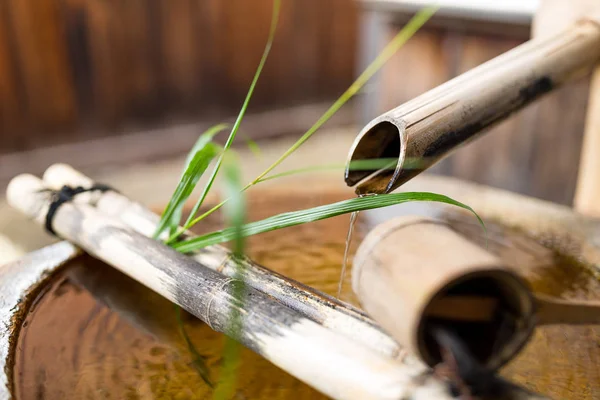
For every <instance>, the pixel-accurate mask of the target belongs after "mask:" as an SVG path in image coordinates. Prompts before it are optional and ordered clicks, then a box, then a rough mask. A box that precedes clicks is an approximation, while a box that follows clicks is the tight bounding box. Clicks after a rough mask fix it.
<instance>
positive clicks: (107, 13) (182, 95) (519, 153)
mask: <svg viewBox="0 0 600 400" xmlns="http://www.w3.org/2000/svg"><path fill="white" fill-rule="evenodd" d="M410 3H414V4H418V6H419V7H420V6H422V4H423V2H416V1H413V2H411V1H409V0H387V1H378V0H284V1H282V10H281V16H280V23H279V27H278V32H277V35H276V39H275V43H274V46H273V50H272V52H271V56H270V58H269V61H268V62H267V64H266V67H265V70H264V73H263V75H262V77H261V80H260V82H259V85H258V87H257V91H256V93H255V96H254V98H253V100H252V102H251V105H250V109H249V116H248V118H247V119H246V121H245V123H244V125H243V129H246V132H245V133H247V134H248V136H250V137H255V138H256V137H266V136H273V135H284V134H292V133H293V134H297V133H300V132H301V131H303V130H304V129H306V128H308V127H309V126H310V125H311V124H312V123H313V122H314V120H315V119H316V118H318V117H319V116H320V115H321V113H322V112H323V111H324V110H325V109H326V107H327V106H328V104H330V102H331V101H332V100H334V99H335V98H336V97H337V96H338V95H339V94H340V93H342V92H343V91H344V90H345V89H346V88H347V87H348V86H349V85H350V83H351V82H352V81H353V79H354V77H355V76H356V75H357V73H358V72H359V70H358V68H357V65H358V62H360V64H361V65H362V66H364V65H366V63H367V62H369V61H371V60H372V59H373V58H374V57H375V56H376V55H377V53H378V51H379V50H380V49H381V48H382V47H383V45H384V44H385V43H386V42H387V41H388V40H389V39H390V38H391V37H392V36H393V35H394V34H395V33H396V32H397V31H398V29H400V28H401V27H402V26H403V24H404V23H405V22H406V21H407V20H408V19H409V18H410V16H412V15H413V12H414V10H412V11H411V10H409V12H407V10H406V7H405V6H406V4H410ZM463 3H464V2H463ZM465 4H466V3H465ZM473 4H478V3H477V0H473ZM396 6H398V7H396ZM271 7H272V0H227V1H223V0H127V1H120V0H4V1H2V2H0V183H2V182H6V181H7V180H8V179H10V177H12V176H13V175H14V174H17V173H19V172H23V171H27V172H33V173H40V172H41V171H43V170H44V169H45V168H46V167H47V165H48V164H50V163H53V162H56V161H58V160H60V161H65V162H70V163H72V164H73V165H75V166H76V167H78V168H81V169H83V170H84V171H89V170H88V169H86V167H90V168H92V167H98V166H101V165H112V166H113V167H116V166H118V165H123V164H124V163H126V162H146V161H153V160H156V159H159V158H167V157H172V156H174V155H179V154H182V153H184V152H185V151H186V150H187V149H189V146H190V145H191V143H193V141H194V140H195V138H196V137H197V135H198V134H199V132H200V131H201V130H202V129H203V128H204V127H206V125H207V124H209V123H213V122H221V121H222V120H223V119H227V118H230V117H231V116H233V115H235V114H236V113H237V111H238V110H239V107H240V105H241V103H242V100H243V97H244V95H245V93H246V90H247V88H248V85H249V83H250V81H251V79H252V75H253V73H254V71H255V68H256V66H257V64H258V61H259V58H260V56H261V53H262V51H263V47H264V44H265V41H266V37H267V32H268V29H269V23H270V16H271ZM403 7H404V8H403ZM530 13H531V14H532V13H533V11H531V12H530ZM493 17H494V16H493V15H492V14H490V13H487V14H486V13H480V14H479V16H477V17H474V18H468V16H461V15H457V14H456V13H455V14H453V15H450V16H448V15H444V12H443V10H441V11H440V12H438V14H436V17H435V18H434V20H432V21H430V22H429V23H428V24H427V26H426V27H425V28H424V29H423V30H421V31H420V32H418V33H417V35H416V36H415V37H414V38H413V39H411V40H410V41H409V42H408V43H407V44H406V46H405V47H404V48H402V49H401V50H400V52H399V53H398V54H396V55H395V56H394V57H393V59H392V60H391V61H390V62H389V63H388V64H387V65H386V66H385V67H384V69H383V71H382V72H381V73H380V74H379V76H378V78H377V79H375V80H374V81H373V83H372V84H370V85H369V86H368V88H366V90H365V91H364V92H363V93H362V98H361V99H362V100H364V101H361V103H362V104H363V105H364V107H363V108H362V110H361V113H360V116H359V117H358V118H357V116H358V113H356V109H354V108H352V107H345V108H344V109H343V110H342V115H341V116H339V120H340V121H342V122H343V123H344V124H346V123H348V122H355V121H356V120H359V125H358V126H356V127H355V131H356V132H349V135H352V134H354V133H358V131H359V130H360V128H361V126H360V125H361V124H362V123H366V122H368V120H369V119H371V118H374V117H376V116H377V115H379V114H380V113H382V112H385V111H387V110H388V109H390V108H393V107H395V106H398V105H400V104H402V103H403V102H405V101H408V100H410V99H412V98H414V97H415V96H418V95H420V94H422V93H423V92H425V91H427V90H429V89H431V88H434V87H435V86H437V85H439V84H441V83H443V82H445V81H447V80H449V79H451V78H453V77H455V76H457V75H459V74H461V73H462V72H464V71H467V70H469V69H471V68H473V67H475V66H477V65H479V64H481V63H483V62H485V61H487V60H489V59H491V58H493V57H495V56H497V55H499V54H501V53H503V52H505V51H507V50H510V49H511V48H513V47H515V46H518V45H519V44H521V43H523V42H524V41H526V40H528V39H529V37H530V22H531V21H529V20H527V17H526V16H525V17H523V16H521V17H519V18H516V19H515V18H514V16H513V17H510V18H508V19H507V20H504V21H493V20H491V19H493ZM530 17H531V15H530ZM490 18H491V19H490ZM511 18H513V19H512V20H511ZM587 95H588V80H587V79H582V80H581V81H580V82H578V83H576V84H573V85H569V86H567V87H564V88H562V89H560V90H558V91H557V92H556V93H553V94H552V95H550V96H548V97H546V98H545V99H543V100H541V101H540V102H538V103H536V104H534V105H532V106H530V107H529V108H527V109H526V110H525V111H523V112H520V113H518V114H517V115H515V116H514V117H512V118H511V119H510V120H509V121H506V122H505V123H503V124H501V125H500V126H498V127H496V128H494V129H493V130H492V131H491V132H489V133H488V134H487V135H486V136H485V137H483V138H482V139H479V140H477V141H475V142H474V143H472V144H470V145H467V146H465V147H464V148H463V149H460V150H458V151H457V152H456V153H455V154H454V155H453V156H451V157H450V158H448V159H447V160H444V161H443V162H441V163H440V164H438V165H437V166H436V167H434V168H433V170H432V171H434V172H438V173H441V174H445V175H451V176H456V177H459V178H463V179H468V180H472V181H475V182H479V183H483V184H487V185H492V186H496V187H500V188H504V189H508V190H512V191H516V192H519V193H524V194H527V195H531V196H535V197H539V198H543V199H546V200H550V201H554V202H558V203H562V204H571V203H572V199H573V193H574V189H575V183H576V178H577V170H578V164H579V154H580V151H581V145H582V133H583V126H584V115H585V111H586V110H585V109H586V106H587ZM307 106H309V107H308V108H306V107H307ZM303 107H304V108H303ZM273 110H283V111H282V112H281V113H279V114H277V115H275V114H268V115H266V114H265V115H264V116H263V117H260V118H255V116H257V115H261V114H260V113H268V112H271V111H273ZM344 113H345V114H344ZM198 121H201V122H202V124H204V125H202V124H200V125H201V126H196V125H193V126H188V127H184V128H174V126H175V125H177V126H184V125H183V124H185V123H188V122H190V123H195V122H198ZM132 131H134V132H137V133H136V134H131V132H132ZM78 143H81V144H82V145H81V146H79V145H77V144H78ZM85 143H88V145H86V146H84V145H83V144H85ZM63 144H64V145H65V146H62V147H61V146H57V145H63ZM331 145H332V146H334V145H336V144H335V143H332V144H331ZM49 146H52V148H50V147H49ZM69 146H71V147H69Z"/></svg>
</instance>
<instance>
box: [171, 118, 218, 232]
mask: <svg viewBox="0 0 600 400" xmlns="http://www.w3.org/2000/svg"><path fill="white" fill-rule="evenodd" d="M228 127H229V125H228V124H218V125H214V126H211V127H210V128H208V129H207V130H206V131H204V132H203V133H202V134H201V135H200V137H199V138H198V140H196V143H194V146H193V147H192V149H191V150H190V151H189V153H188V155H187V157H186V159H185V163H184V165H183V170H182V171H181V176H182V177H183V174H184V173H185V170H186V169H187V168H188V166H189V165H190V163H191V162H192V160H193V159H194V155H195V154H196V153H197V152H198V151H200V150H202V149H203V148H204V146H206V145H207V144H208V143H210V142H211V141H212V140H213V138H214V137H215V135H217V134H218V133H219V132H221V131H224V130H225V129H227V128H228ZM179 179H180V180H181V178H179ZM182 214H183V207H178V208H177V209H176V210H175V212H174V213H173V215H172V217H171V221H170V222H169V223H168V224H167V225H168V226H169V235H172V234H174V233H175V232H176V231H177V229H178V228H179V223H180V222H181V217H182Z"/></svg>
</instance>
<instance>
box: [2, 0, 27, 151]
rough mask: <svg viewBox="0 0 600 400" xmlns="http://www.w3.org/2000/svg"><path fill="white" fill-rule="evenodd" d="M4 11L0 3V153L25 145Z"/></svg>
mask: <svg viewBox="0 0 600 400" xmlns="http://www.w3.org/2000/svg"><path fill="white" fill-rule="evenodd" d="M6 11H7V4H6V3H0V137H1V138H2V140H0V153H3V152H8V151H10V150H13V151H14V150H22V149H24V148H25V146H26V138H25V137H24V136H23V135H22V132H21V129H23V123H24V121H23V116H22V115H23V104H22V102H21V100H22V97H21V94H22V93H20V87H19V86H18V81H19V79H18V72H17V71H16V68H14V67H15V66H14V61H15V60H14V57H13V53H12V49H11V39H12V38H11V33H12V32H11V31H10V28H11V26H10V24H9V23H10V21H9V18H8V14H7V12H6Z"/></svg>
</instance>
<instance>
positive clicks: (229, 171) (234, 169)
mask: <svg viewBox="0 0 600 400" xmlns="http://www.w3.org/2000/svg"><path fill="white" fill-rule="evenodd" d="M223 169H224V174H223V179H224V185H223V186H224V190H225V195H227V196H229V197H230V198H231V200H230V201H229V202H228V203H227V206H226V207H225V208H224V209H223V211H224V215H225V220H226V222H227V225H228V226H229V229H230V230H231V232H232V240H233V242H234V245H233V256H234V257H233V260H236V261H237V260H239V259H241V257H242V256H243V255H244V235H243V231H242V227H243V226H244V222H245V220H246V202H245V198H244V193H243V192H242V191H241V188H242V185H241V178H240V172H239V171H240V170H239V167H238V165H237V163H236V162H235V160H234V158H233V157H232V155H231V154H228V155H227V158H225V161H224V163H223ZM241 267H242V264H241V263H237V262H236V268H237V269H236V272H235V274H234V276H233V279H235V280H236V281H235V284H234V285H233V286H232V287H233V298H234V301H235V302H236V303H238V304H240V305H241V304H243V302H244V299H245V294H246V285H245V283H244V281H243V280H242V279H241V278H240V276H241V274H240V271H239V268H241ZM228 323H229V324H230V327H229V328H230V331H231V332H233V334H232V335H231V337H228V338H227V340H226V342H225V348H224V351H223V363H222V365H221V373H220V376H219V385H218V386H217V389H216V390H215V392H214V394H213V398H214V399H218V400H221V399H223V400H224V399H230V398H232V396H233V394H234V391H235V383H236V377H237V372H238V370H239V368H240V363H241V345H240V343H239V340H240V336H241V330H242V328H243V319H242V315H241V313H240V310H239V308H236V307H233V308H232V309H231V315H230V319H229V321H228Z"/></svg>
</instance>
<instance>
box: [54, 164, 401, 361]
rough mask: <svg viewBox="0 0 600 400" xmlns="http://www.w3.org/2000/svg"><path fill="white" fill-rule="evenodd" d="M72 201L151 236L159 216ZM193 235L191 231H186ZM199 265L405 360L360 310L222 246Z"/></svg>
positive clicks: (64, 171) (85, 181)
mask: <svg viewBox="0 0 600 400" xmlns="http://www.w3.org/2000/svg"><path fill="white" fill-rule="evenodd" d="M43 180H44V184H45V185H46V186H47V187H48V188H50V189H55V190H57V189H60V188H61V187H63V186H64V185H68V186H72V187H74V186H81V187H84V188H89V187H91V186H92V185H94V181H93V180H92V179H90V178H88V177H87V176H85V175H83V174H82V173H80V172H79V171H76V170H75V169H73V168H72V167H71V166H69V165H66V164H54V165H52V166H50V167H49V168H48V169H47V170H46V172H45V173H44V177H43ZM75 201H76V202H81V203H88V204H93V205H95V206H96V208H97V209H98V210H99V211H100V212H102V213H103V214H105V215H107V216H110V217H113V218H118V219H120V220H121V221H122V222H124V223H125V224H126V225H127V226H129V227H130V228H131V229H133V230H135V231H137V232H139V233H141V234H143V235H145V236H152V234H153V233H154V231H155V229H156V226H157V224H158V221H159V217H158V216H157V215H156V214H154V213H153V212H152V211H150V210H149V209H147V208H146V207H144V206H143V205H141V204H139V203H137V202H134V201H132V200H130V199H129V198H127V197H126V196H124V195H122V194H120V193H117V192H115V191H112V190H111V191H107V192H102V193H101V192H88V193H82V194H80V195H78V196H77V197H76V198H75ZM186 235H188V237H191V236H192V234H191V233H186ZM190 256H191V257H192V258H194V259H195V260H196V261H198V262H199V263H200V264H202V265H204V266H206V267H208V268H211V269H213V270H215V271H218V272H219V273H221V274H223V275H225V276H228V277H233V276H234V275H235V274H238V276H240V279H243V280H244V282H245V283H246V284H247V285H249V286H251V287H253V288H254V289H257V290H259V291H261V292H263V293H265V294H267V295H269V296H272V297H274V298H275V299H277V300H278V301H279V302H281V303H282V304H284V305H286V306H287V307H289V308H291V309H292V310H295V311H297V312H298V313H300V314H302V315H303V316H305V317H307V318H309V319H311V320H313V321H315V322H317V323H319V324H321V325H323V326H324V327H326V328H328V329H330V330H332V331H334V332H336V333H339V334H341V335H344V336H346V337H348V338H350V339H353V340H356V341H357V342H359V343H361V344H363V345H365V346H368V347H369V348H372V349H374V350H376V351H378V352H379V353H381V354H383V355H386V356H389V357H393V358H398V357H400V356H404V354H403V352H401V350H400V348H399V347H398V345H397V343H396V342H395V341H394V340H393V339H392V338H391V337H390V336H389V335H387V334H386V333H384V332H383V331H382V330H381V329H380V328H379V326H378V325H376V324H375V323H374V322H373V321H372V320H371V319H370V318H369V317H367V316H366V315H365V314H364V313H363V312H362V311H360V310H358V309H356V308H354V307H352V306H351V305H349V304H346V303H342V302H340V301H338V300H337V299H335V298H333V297H331V296H329V295H327V294H325V293H323V292H320V291H317V290H315V289H312V288H310V287H308V286H306V285H303V284H302V283H299V282H296V281H294V280H291V279H289V278H286V277H284V276H282V275H280V274H277V273H275V272H273V271H270V270H268V269H267V268H264V267H262V266H260V265H258V264H256V263H254V262H252V261H251V260H248V259H244V260H241V261H238V263H239V262H241V263H242V265H241V267H240V268H238V266H237V264H236V262H235V261H234V260H233V259H232V256H231V253H230V252H229V251H228V250H227V249H225V248H224V247H222V246H209V247H207V248H205V249H202V250H200V251H197V252H195V253H194V254H190Z"/></svg>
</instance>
